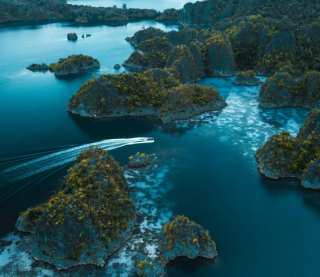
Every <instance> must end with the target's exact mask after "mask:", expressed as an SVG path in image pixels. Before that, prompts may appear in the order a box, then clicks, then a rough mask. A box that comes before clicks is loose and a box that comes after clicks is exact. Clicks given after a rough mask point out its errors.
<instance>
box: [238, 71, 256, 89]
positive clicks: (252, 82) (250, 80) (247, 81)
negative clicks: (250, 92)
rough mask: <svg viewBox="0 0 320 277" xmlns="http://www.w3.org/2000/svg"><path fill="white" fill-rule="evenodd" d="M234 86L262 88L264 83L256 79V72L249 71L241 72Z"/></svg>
mask: <svg viewBox="0 0 320 277" xmlns="http://www.w3.org/2000/svg"><path fill="white" fill-rule="evenodd" d="M234 84H235V85H238V86H240V85H242V86H260V85H262V82H261V81H260V79H259V78H257V77H256V75H255V73H254V71H252V70H248V71H241V72H239V73H238V75H237V77H236V79H235V81H234Z"/></svg>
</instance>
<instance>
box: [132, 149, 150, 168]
mask: <svg viewBox="0 0 320 277" xmlns="http://www.w3.org/2000/svg"><path fill="white" fill-rule="evenodd" d="M149 163H150V160H149V155H146V154H144V153H141V154H140V153H139V152H138V153H137V154H135V155H132V156H130V157H129V162H128V163H127V166H128V167H131V168H137V167H143V166H146V165H148V164H149Z"/></svg>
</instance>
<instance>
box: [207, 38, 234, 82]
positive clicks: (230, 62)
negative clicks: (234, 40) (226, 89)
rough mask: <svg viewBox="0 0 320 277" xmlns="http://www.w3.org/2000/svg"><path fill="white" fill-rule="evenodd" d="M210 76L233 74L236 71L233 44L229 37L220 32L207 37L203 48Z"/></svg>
mask: <svg viewBox="0 0 320 277" xmlns="http://www.w3.org/2000/svg"><path fill="white" fill-rule="evenodd" d="M201 54H202V59H203V61H204V65H205V73H206V75H208V76H233V75H234V73H235V68H234V59H233V51H232V46H231V43H230V41H229V39H228V38H227V37H226V36H225V35H222V34H221V33H220V32H217V33H214V34H213V35H212V36H211V37H210V38H209V39H207V41H206V43H205V45H204V46H203V47H202V49H201Z"/></svg>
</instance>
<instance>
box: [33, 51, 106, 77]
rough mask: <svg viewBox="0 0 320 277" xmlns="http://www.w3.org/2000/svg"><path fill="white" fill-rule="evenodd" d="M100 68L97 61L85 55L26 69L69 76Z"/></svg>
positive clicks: (72, 56)
mask: <svg viewBox="0 0 320 277" xmlns="http://www.w3.org/2000/svg"><path fill="white" fill-rule="evenodd" d="M94 68H100V63H99V61H98V60H97V59H94V58H92V57H91V56H85V55H82V54H80V55H71V56H68V57H67V58H65V59H63V58H61V59H59V61H58V62H57V63H51V64H50V65H49V66H47V65H46V64H44V63H42V64H31V65H29V66H28V67H27V69H29V70H50V71H51V72H54V74H55V75H56V76H62V75H69V74H75V73H79V72H81V71H85V70H90V69H94Z"/></svg>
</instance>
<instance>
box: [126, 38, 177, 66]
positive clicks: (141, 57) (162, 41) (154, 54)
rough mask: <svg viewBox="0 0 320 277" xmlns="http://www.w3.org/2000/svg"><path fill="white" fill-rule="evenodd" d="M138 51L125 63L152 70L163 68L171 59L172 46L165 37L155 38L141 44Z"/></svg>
mask: <svg viewBox="0 0 320 277" xmlns="http://www.w3.org/2000/svg"><path fill="white" fill-rule="evenodd" d="M137 48H138V49H140V50H142V51H144V52H146V53H143V52H141V51H140V50H137V51H135V52H133V53H132V54H131V56H130V58H129V59H128V60H127V61H126V62H125V63H129V64H131V63H132V64H136V65H140V66H145V67H151V68H163V67H164V66H165V65H166V63H167V61H168V58H169V55H170V52H171V48H172V45H171V43H170V42H169V41H168V39H167V38H165V37H155V38H152V39H148V40H145V41H143V42H141V43H139V45H138V47H137Z"/></svg>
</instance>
